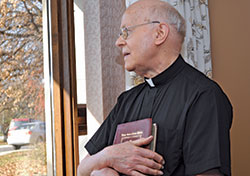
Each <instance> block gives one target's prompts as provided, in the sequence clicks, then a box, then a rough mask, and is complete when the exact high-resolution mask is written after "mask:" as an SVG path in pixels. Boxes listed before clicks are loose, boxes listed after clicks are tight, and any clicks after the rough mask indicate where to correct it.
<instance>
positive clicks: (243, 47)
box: [209, 0, 250, 176]
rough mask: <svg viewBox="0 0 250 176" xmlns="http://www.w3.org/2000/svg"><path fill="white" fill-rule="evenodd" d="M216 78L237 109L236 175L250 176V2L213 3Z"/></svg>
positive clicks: (223, 0) (234, 136)
mask: <svg viewBox="0 0 250 176" xmlns="http://www.w3.org/2000/svg"><path fill="white" fill-rule="evenodd" d="M209 13H210V14H209V15H210V25H211V45H212V60H213V78H214V79H215V80H216V81H217V82H218V83H219V84H220V85H221V86H222V88H223V89H224V91H225V92H226V93H227V95H228V96H229V98H230V100H231V102H232V104H233V108H234V120H233V126H232V130H231V151H232V173H233V175H234V176H246V175H250V168H249V161H250V154H249V153H250V152H249V150H250V105H249V104H250V103H249V102H250V69H249V67H250V44H249V41H250V1H249V0H239V1H235V0H219V1H216V0H213V1H209Z"/></svg>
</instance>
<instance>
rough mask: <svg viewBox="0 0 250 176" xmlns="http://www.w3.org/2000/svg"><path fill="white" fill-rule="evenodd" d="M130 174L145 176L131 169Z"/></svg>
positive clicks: (132, 175)
mask: <svg viewBox="0 0 250 176" xmlns="http://www.w3.org/2000/svg"><path fill="white" fill-rule="evenodd" d="M130 175H131V176H147V175H144V174H142V173H140V172H138V171H135V170H133V171H131V173H130Z"/></svg>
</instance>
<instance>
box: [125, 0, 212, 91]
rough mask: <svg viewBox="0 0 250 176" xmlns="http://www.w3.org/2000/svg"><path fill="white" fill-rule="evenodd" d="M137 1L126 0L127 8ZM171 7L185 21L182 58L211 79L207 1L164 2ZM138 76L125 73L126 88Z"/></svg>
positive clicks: (182, 0)
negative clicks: (185, 30) (185, 29)
mask: <svg viewBox="0 0 250 176" xmlns="http://www.w3.org/2000/svg"><path fill="white" fill-rule="evenodd" d="M136 1H137V0H126V6H127V7H128V6H129V5H131V4H132V3H134V2H136ZM164 1H166V2H169V3H170V4H171V5H173V6H174V7H175V8H176V9H177V10H178V11H179V12H180V14H181V15H182V16H183V17H184V18H185V19H186V23H187V33H186V38H185V41H184V43H183V47H182V56H183V58H184V59H185V61H186V62H188V63H189V64H191V65H192V66H194V67H195V68H197V69H198V70H200V71H201V72H203V73H204V74H206V75H207V76H208V77H210V78H211V77H212V60H211V51H210V28H209V15H208V0H164ZM138 80H140V79H139V78H138V76H136V75H135V73H127V85H128V86H127V88H129V87H133V86H134V85H136V84H137V82H138Z"/></svg>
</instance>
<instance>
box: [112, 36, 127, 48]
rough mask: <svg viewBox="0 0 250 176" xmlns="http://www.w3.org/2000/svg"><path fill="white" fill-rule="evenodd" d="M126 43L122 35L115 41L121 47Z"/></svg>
mask: <svg viewBox="0 0 250 176" xmlns="http://www.w3.org/2000/svg"><path fill="white" fill-rule="evenodd" d="M125 44H126V40H124V39H123V38H122V37H121V36H119V37H118V39H117V40H116V42H115V45H116V46H117V47H119V48H121V47H123V46H124V45H125Z"/></svg>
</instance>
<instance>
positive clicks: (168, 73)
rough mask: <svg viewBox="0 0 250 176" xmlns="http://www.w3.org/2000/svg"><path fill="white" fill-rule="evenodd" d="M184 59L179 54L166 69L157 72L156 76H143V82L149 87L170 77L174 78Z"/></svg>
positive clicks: (167, 80) (183, 64)
mask: <svg viewBox="0 0 250 176" xmlns="http://www.w3.org/2000/svg"><path fill="white" fill-rule="evenodd" d="M184 66H185V61H184V60H183V58H182V56H181V55H179V56H178V58H177V59H176V60H175V61H174V63H173V64H171V65H170V66H169V67H168V68H167V69H166V70H164V71H163V72H161V73H160V74H158V75H157V76H155V77H153V78H151V79H149V78H145V82H146V83H147V84H148V85H149V86H150V87H157V86H159V85H163V84H166V83H167V82H169V81H170V80H171V79H172V78H174V77H175V76H176V75H177V74H178V73H180V71H181V70H182V69H183V68H184Z"/></svg>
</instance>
